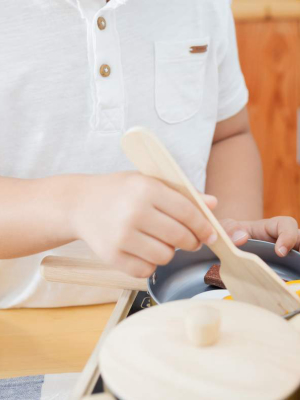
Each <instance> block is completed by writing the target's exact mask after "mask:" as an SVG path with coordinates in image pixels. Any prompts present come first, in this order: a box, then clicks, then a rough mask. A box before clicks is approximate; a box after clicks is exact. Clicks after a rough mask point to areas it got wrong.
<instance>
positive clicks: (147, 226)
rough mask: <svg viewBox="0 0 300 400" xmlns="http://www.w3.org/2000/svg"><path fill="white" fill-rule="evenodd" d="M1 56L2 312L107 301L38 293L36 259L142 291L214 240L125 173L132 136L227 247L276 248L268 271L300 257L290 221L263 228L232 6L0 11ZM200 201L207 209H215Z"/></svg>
mask: <svg viewBox="0 0 300 400" xmlns="http://www.w3.org/2000/svg"><path fill="white" fill-rule="evenodd" d="M0 49H1V52H0V60H1V62H0V71H1V74H0V175H1V178H0V210H1V211H0V259H1V260H2V261H0V271H1V285H0V307H2V308H7V307H55V306H69V305H78V304H93V303H101V302H109V301H113V300H115V299H116V296H117V294H118V293H117V292H116V291H110V290H104V289H99V288H86V287H81V286H75V285H74V286H72V285H64V284H54V283H53V284H51V283H46V282H44V281H43V279H42V278H41V276H40V274H39V264H40V262H41V260H42V258H43V257H45V255H48V254H54V255H67V256H72V257H95V256H97V257H98V258H99V259H100V260H101V262H103V263H106V264H108V265H110V266H112V268H120V269H122V270H124V271H125V272H127V273H129V274H132V275H134V276H140V277H146V276H150V275H151V274H152V272H153V271H154V270H155V268H156V265H157V264H166V263H168V262H169V261H170V260H171V258H172V257H173V255H174V250H175V248H176V247H179V248H182V249H185V250H189V251H193V250H196V249H197V248H199V246H200V245H201V243H207V244H209V243H213V242H214V241H215V240H216V236H215V234H214V232H213V230H212V228H211V227H210V225H209V224H208V222H207V221H206V220H205V219H204V217H203V216H202V214H201V213H200V211H198V210H197V208H196V207H195V206H194V205H193V204H192V203H191V202H190V201H189V200H187V199H186V198H184V197H183V196H181V195H180V194H178V193H177V192H174V191H172V190H171V189H169V188H167V187H166V186H165V185H163V184H162V183H161V182H158V181H155V180H153V179H150V178H146V177H143V176H141V175H139V174H138V173H135V172H128V171H129V170H131V169H132V165H131V164H130V163H129V162H128V161H127V160H126V157H125V156H124V155H123V153H122V151H121V149H120V144H119V143H120V138H121V136H122V134H123V133H124V131H126V129H128V128H130V127H131V126H134V125H143V126H146V127H148V128H150V129H152V130H153V131H154V132H155V133H156V134H157V135H158V136H159V138H160V140H161V141H162V142H164V144H165V145H166V146H167V148H168V149H169V150H170V152H171V153H172V154H173V155H174V157H175V158H176V159H177V161H178V162H179V163H180V164H181V166H182V168H183V169H184V170H185V172H186V174H187V175H188V177H189V178H190V180H191V181H192V182H193V183H194V185H195V186H196V187H197V188H198V190H200V191H201V192H204V191H205V192H207V193H210V194H212V195H214V196H216V197H217V198H218V202H219V205H218V207H217V208H216V209H215V214H216V215H217V217H218V218H219V219H220V220H221V222H222V223H223V225H224V226H225V228H226V229H227V231H228V233H229V234H230V235H231V237H232V239H233V241H234V242H235V243H236V244H237V245H240V244H242V243H244V242H245V241H246V240H247V239H248V238H250V237H252V238H257V239H263V240H271V241H277V244H276V252H277V253H278V254H279V255H281V256H285V255H286V254H287V253H288V251H289V250H290V249H291V248H293V247H295V246H296V248H298V247H299V234H298V226H297V223H296V221H294V220H293V219H291V218H284V217H278V218H274V219H271V220H262V219H261V218H262V173H261V164H260V158H259V155H258V151H257V148H256V146H255V143H254V141H253V138H252V135H251V133H250V128H249V123H248V116H247V110H246V104H247V101H248V92H247V89H246V86H245V82H244V79H243V75H242V73H241V70H240V66H239V61H238V54H237V46H236V38H235V31H234V21H233V17H232V14H231V10H230V2H229V0H172V1H170V0H127V1H124V0H122V1H121V0H111V1H106V0H51V1H49V0H39V1H37V0H34V1H33V0H15V1H13V2H12V1H9V0H4V1H2V2H1V5H0ZM126 171H127V172H126ZM204 198H205V201H206V202H207V204H208V205H209V207H210V208H211V209H214V208H215V206H216V198H215V197H213V196H208V195H207V196H204ZM228 218H231V219H228ZM243 221H249V222H243Z"/></svg>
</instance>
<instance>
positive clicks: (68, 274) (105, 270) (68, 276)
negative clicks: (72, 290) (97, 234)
mask: <svg viewBox="0 0 300 400" xmlns="http://www.w3.org/2000/svg"><path fill="white" fill-rule="evenodd" d="M41 274H42V276H43V277H44V278H45V279H46V280H47V281H51V282H60V283H72V284H78V285H87V286H101V287H105V288H109V289H129V290H142V291H147V290H148V289H147V280H146V279H139V278H133V277H131V276H129V275H126V274H124V273H122V272H120V271H117V270H113V269H112V268H109V267H107V266H103V265H101V264H99V262H97V261H94V260H84V259H77V258H69V257H54V256H48V257H46V258H44V259H43V261H42V263H41Z"/></svg>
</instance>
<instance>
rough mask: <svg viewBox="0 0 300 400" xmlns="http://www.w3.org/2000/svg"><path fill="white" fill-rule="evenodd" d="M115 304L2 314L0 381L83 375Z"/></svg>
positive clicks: (0, 324) (22, 310)
mask: <svg viewBox="0 0 300 400" xmlns="http://www.w3.org/2000/svg"><path fill="white" fill-rule="evenodd" d="M114 306H115V305H114V304H106V305H96V306H86V307H68V308H59V309H21V310H1V311H0V379H1V378H10V377H15V376H25V375H39V374H51V373H64V372H80V371H81V370H82V369H83V367H84V365H85V363H86V362H87V360H88V358H89V356H90V354H91V352H92V351H93V349H94V347H95V345H96V343H97V341H98V340H99V337H100V335H101V333H102V332H103V329H104V327H105V325H106V323H107V321H108V319H109V317H110V315H111V313H112V311H113V309H114Z"/></svg>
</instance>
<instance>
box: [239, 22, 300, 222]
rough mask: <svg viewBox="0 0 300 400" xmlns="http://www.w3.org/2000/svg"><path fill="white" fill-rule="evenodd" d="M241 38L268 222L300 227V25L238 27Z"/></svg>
mask: <svg viewBox="0 0 300 400" xmlns="http://www.w3.org/2000/svg"><path fill="white" fill-rule="evenodd" d="M237 37H238V44H239V51H240V60H241V65H242V70H243V72H244V74H245V78H246V82H247V86H248V88H249V91H250V103H249V110H250V119H251V126H252V131H253V133H254V136H255V138H256V141H257V143H258V146H259V149H260V152H261V155H262V159H263V167H264V185H265V195H264V202H265V207H264V210H265V216H266V217H272V216H276V215H289V216H292V217H294V218H296V219H297V220H298V222H299V223H300V167H299V165H298V164H297V108H298V105H299V98H298V94H299V91H300V90H299V72H300V63H299V47H300V35H299V23H298V22H296V21H264V22H257V21H256V22H237ZM249 168H251V165H249Z"/></svg>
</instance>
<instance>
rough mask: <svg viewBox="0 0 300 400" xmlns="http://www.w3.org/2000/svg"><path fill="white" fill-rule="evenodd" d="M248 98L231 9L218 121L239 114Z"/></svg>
mask: <svg viewBox="0 0 300 400" xmlns="http://www.w3.org/2000/svg"><path fill="white" fill-rule="evenodd" d="M229 7H230V6H229ZM248 99H249V93H248V90H247V87H246V83H245V79H244V76H243V73H242V71H241V67H240V62H239V55H238V48H237V41H236V33H235V24H234V19H233V15H232V11H231V9H230V10H229V17H228V25H227V50H226V53H225V55H223V59H222V61H221V63H220V65H219V99H218V116H217V121H218V122H220V121H223V120H225V119H227V118H230V117H232V116H234V115H235V114H237V113H238V112H239V111H241V110H242V109H243V108H244V107H245V105H246V104H247V103H248Z"/></svg>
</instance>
